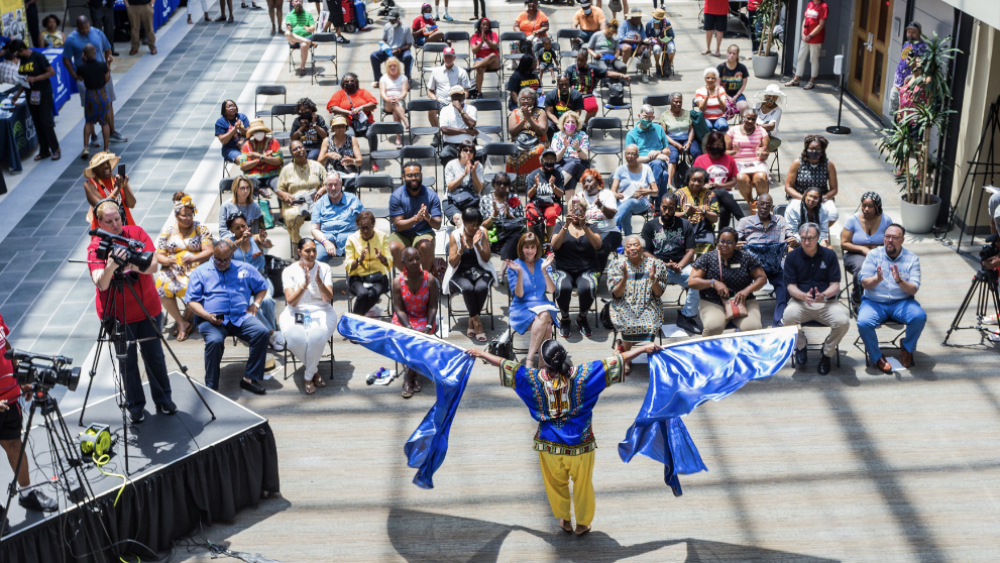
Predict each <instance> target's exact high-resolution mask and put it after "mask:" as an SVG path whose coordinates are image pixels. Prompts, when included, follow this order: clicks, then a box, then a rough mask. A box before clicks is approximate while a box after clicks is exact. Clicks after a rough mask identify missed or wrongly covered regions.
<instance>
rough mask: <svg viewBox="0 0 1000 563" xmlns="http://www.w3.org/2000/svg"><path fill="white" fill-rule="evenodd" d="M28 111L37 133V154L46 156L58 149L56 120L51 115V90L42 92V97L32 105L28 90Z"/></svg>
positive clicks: (52, 105)
mask: <svg viewBox="0 0 1000 563" xmlns="http://www.w3.org/2000/svg"><path fill="white" fill-rule="evenodd" d="M28 96H29V101H28V113H30V114H31V121H33V122H34V123H35V131H36V132H37V133H38V154H39V155H41V156H43V157H46V156H49V155H51V154H52V153H54V152H56V151H57V150H59V137H56V120H55V118H53V117H52V108H53V107H54V104H53V103H52V92H49V93H47V94H46V93H44V92H43V93H42V99H41V100H40V101H39V103H38V105H33V104H32V103H31V101H30V96H31V92H28Z"/></svg>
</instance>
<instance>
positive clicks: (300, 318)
mask: <svg viewBox="0 0 1000 563" xmlns="http://www.w3.org/2000/svg"><path fill="white" fill-rule="evenodd" d="M305 322H306V320H305V316H304V315H303V314H302V313H295V324H297V325H300V324H305Z"/></svg>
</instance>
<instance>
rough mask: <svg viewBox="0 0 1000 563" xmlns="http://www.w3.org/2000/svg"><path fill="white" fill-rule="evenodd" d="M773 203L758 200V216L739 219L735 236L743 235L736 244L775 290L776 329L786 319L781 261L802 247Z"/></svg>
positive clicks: (768, 199) (764, 197)
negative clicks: (756, 262)
mask: <svg viewBox="0 0 1000 563" xmlns="http://www.w3.org/2000/svg"><path fill="white" fill-rule="evenodd" d="M773 209H774V200H773V199H772V198H771V196H770V195H768V194H761V195H759V196H757V214H756V215H749V216H747V217H744V218H742V219H740V222H739V224H738V225H737V226H736V232H737V233H739V235H740V242H739V243H738V244H737V245H738V246H739V247H740V248H742V249H743V250H745V251H747V252H750V253H752V254H753V255H754V256H757V258H758V259H760V263H761V265H762V266H763V267H764V273H765V274H767V281H768V282H770V284H771V286H772V287H773V288H774V298H775V305H774V326H782V322H781V318H782V317H783V316H784V315H785V305H787V304H788V289H787V288H786V287H785V276H784V271H783V270H782V268H781V263H782V258H783V257H784V255H785V252H786V251H787V249H788V248H794V247H796V246H798V245H799V243H798V241H797V240H796V239H795V233H793V232H792V230H791V229H789V228H788V223H786V222H785V218H784V217H782V216H780V215H775V214H773V213H772V212H771V211H772V210H773Z"/></svg>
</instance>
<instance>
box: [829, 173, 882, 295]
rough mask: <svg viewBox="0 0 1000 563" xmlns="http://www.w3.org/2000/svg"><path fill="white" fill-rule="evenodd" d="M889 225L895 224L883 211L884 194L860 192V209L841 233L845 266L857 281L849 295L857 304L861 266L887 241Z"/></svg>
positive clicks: (854, 280)
mask: <svg viewBox="0 0 1000 563" xmlns="http://www.w3.org/2000/svg"><path fill="white" fill-rule="evenodd" d="M889 225H892V217H889V216H888V215H886V214H885V213H883V212H882V196H880V195H878V194H877V193H875V192H865V193H864V194H863V195H862V196H861V211H860V212H858V213H855V214H853V215H851V216H850V217H848V218H847V222H846V223H845V224H844V230H843V231H841V233H840V247H841V248H842V249H843V250H844V270H846V271H847V273H848V274H850V275H851V276H852V277H853V282H854V283H853V284H852V287H851V295H850V299H851V301H852V302H853V304H852V307H854V308H857V306H858V305H859V304H860V303H861V267H862V266H864V264H865V258H867V256H868V254H869V253H870V252H871V251H872V250H874V249H876V248H881V247H882V246H883V245H884V244H885V230H886V229H888V228H889Z"/></svg>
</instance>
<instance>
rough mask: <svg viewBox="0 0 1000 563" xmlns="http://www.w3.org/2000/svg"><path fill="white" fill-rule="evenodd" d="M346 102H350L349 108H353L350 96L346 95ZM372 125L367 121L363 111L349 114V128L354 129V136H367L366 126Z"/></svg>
mask: <svg viewBox="0 0 1000 563" xmlns="http://www.w3.org/2000/svg"><path fill="white" fill-rule="evenodd" d="M347 102H348V103H349V104H351V109H352V110H353V109H354V100H352V99H351V97H350V96H348V97H347ZM371 126H372V124H371V122H370V121H368V116H367V115H365V112H360V113H357V114H355V115H352V116H351V128H352V129H354V136H355V137H367V136H368V128H370V127H371Z"/></svg>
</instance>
